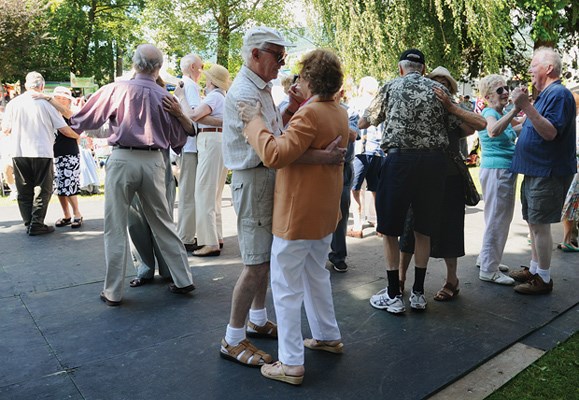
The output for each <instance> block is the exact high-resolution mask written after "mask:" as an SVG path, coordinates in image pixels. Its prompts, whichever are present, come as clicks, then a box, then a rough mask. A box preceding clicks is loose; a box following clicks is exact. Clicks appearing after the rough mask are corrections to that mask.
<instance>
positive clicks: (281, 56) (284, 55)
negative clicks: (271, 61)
mask: <svg viewBox="0 0 579 400" xmlns="http://www.w3.org/2000/svg"><path fill="white" fill-rule="evenodd" d="M258 50H259V51H265V52H266V53H269V54H272V55H273V56H274V57H275V58H276V60H275V61H276V62H277V63H278V64H283V63H285V59H286V58H287V53H286V52H285V51H282V52H280V53H278V52H277V51H273V50H270V49H258Z"/></svg>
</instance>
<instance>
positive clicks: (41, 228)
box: [28, 224, 54, 236]
mask: <svg viewBox="0 0 579 400" xmlns="http://www.w3.org/2000/svg"><path fill="white" fill-rule="evenodd" d="M52 232H54V226H48V225H36V224H35V225H30V227H29V228H28V236H38V235H45V234H47V233H52Z"/></svg>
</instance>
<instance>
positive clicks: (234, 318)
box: [220, 26, 345, 367]
mask: <svg viewBox="0 0 579 400" xmlns="http://www.w3.org/2000/svg"><path fill="white" fill-rule="evenodd" d="M288 46H292V44H291V43H289V42H287V41H286V40H285V39H284V38H283V36H282V35H281V33H279V32H278V31H276V30H275V29H271V28H268V27H263V26H260V27H255V28H252V29H250V30H249V31H248V32H247V33H246V34H245V37H244V38H243V47H242V48H241V54H242V57H243V60H244V65H243V66H242V67H241V70H240V71H239V73H238V74H237V76H236V78H235V80H234V81H233V84H232V85H231V88H230V89H229V92H228V93H227V96H226V99H225V111H224V115H223V161H224V163H225V166H226V167H227V168H228V169H230V170H232V171H233V174H232V177H231V191H232V198H233V205H234V208H235V212H236V213H237V232H238V238H239V248H240V251H241V257H242V260H243V263H244V264H245V266H244V268H243V271H242V272H241V275H240V276H239V279H238V280H237V283H236V284H235V288H234V289H233V296H232V299H231V314H230V318H229V324H228V325H227V331H226V334H225V338H224V339H222V341H221V349H220V354H221V356H222V357H223V358H226V359H229V360H232V361H235V362H238V363H240V364H243V365H247V366H253V367H258V366H261V365H263V364H264V363H270V362H271V361H272V357H271V355H269V354H267V353H265V352H263V351H261V350H258V349H257V348H256V347H255V346H254V345H253V344H252V343H251V342H249V340H247V339H246V329H247V334H248V335H250V336H257V337H269V338H277V326H276V325H275V324H274V323H273V322H271V321H269V320H268V318H267V311H266V309H265V295H266V292H267V283H268V277H269V261H270V254H271V244H272V240H273V236H272V233H271V223H272V214H273V189H274V186H275V171H274V170H272V169H269V168H266V167H264V165H263V163H262V161H261V159H260V158H259V157H258V156H257V154H256V153H255V151H254V150H253V148H252V147H251V145H249V143H247V141H246V140H245V136H244V135H243V126H244V124H243V121H242V120H241V118H240V117H239V114H238V111H237V103H238V102H239V101H243V102H246V103H252V104H255V103H256V102H257V101H259V102H260V103H261V105H262V113H263V116H264V120H265V121H266V124H267V128H268V130H269V131H270V132H273V133H274V135H280V134H281V132H282V128H283V126H284V125H285V124H286V123H287V122H288V121H289V120H290V119H291V117H292V115H293V114H294V113H295V112H296V111H297V109H298V108H299V104H300V101H299V100H298V99H297V98H296V97H295V95H293V94H291V95H290V103H289V106H288V107H287V108H286V109H285V111H284V114H283V116H282V115H281V114H280V112H279V110H278V109H277V108H276V106H275V104H274V102H273V98H272V96H271V88H272V84H271V80H273V79H276V78H277V76H278V73H279V70H280V68H281V66H282V65H284V64H285V59H286V55H287V54H286V52H285V47H288ZM290 93H291V92H290ZM338 139H339V138H338ZM336 143H338V142H337V141H335V142H334V143H333V144H332V145H331V146H328V148H327V149H326V150H313V149H310V150H308V153H307V154H306V155H305V158H302V159H300V162H304V163H328V164H329V163H336V162H338V163H339V162H343V160H344V153H345V149H339V150H337V149H336V148H335V145H336ZM248 313H249V321H248V322H247V328H246V326H245V325H246V319H247V317H248Z"/></svg>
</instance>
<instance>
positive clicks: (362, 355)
mask: <svg viewBox="0 0 579 400" xmlns="http://www.w3.org/2000/svg"><path fill="white" fill-rule="evenodd" d="M226 193H228V192H227V189H226ZM227 196H229V195H228V194H226V199H225V200H224V221H225V227H224V231H225V232H224V233H225V236H226V239H225V248H224V251H223V253H222V255H221V256H220V257H217V258H214V259H211V260H206V259H198V258H195V257H190V258H189V261H190V265H191V270H192V272H193V275H194V278H195V283H196V285H197V287H198V289H197V290H196V291H195V292H193V294H192V295H191V296H176V295H173V294H171V293H170V292H169V291H168V290H167V287H166V284H165V283H163V282H162V281H161V280H160V279H158V280H157V281H156V282H155V283H154V284H151V285H147V286H144V287H141V288H129V285H128V281H129V280H130V276H132V275H133V271H132V270H131V269H129V270H128V273H129V275H130V276H127V280H126V289H125V296H124V299H123V305H122V306H121V307H116V308H111V307H107V306H105V305H104V303H102V302H101V301H100V300H99V297H98V296H99V293H100V291H101V289H102V281H103V278H104V262H103V258H104V255H103V238H102V230H103V220H102V218H103V217H102V216H103V203H104V201H103V199H102V197H101V198H94V197H93V198H90V197H88V198H82V199H81V210H82V212H83V213H84V216H85V225H84V226H83V228H82V229H80V230H79V231H76V230H75V231H73V230H71V229H69V228H61V229H58V231H57V233H55V234H51V235H48V236H39V237H28V236H27V235H26V234H25V233H24V232H25V231H24V227H23V225H22V224H21V222H20V218H19V214H18V210H17V207H16V205H15V204H10V205H6V202H4V203H1V204H3V205H0V338H1V340H0V354H1V357H0V360H1V362H0V399H11V400H12V399H107V400H113V399H139V400H141V399H246V398H252V399H266V398H267V399H269V398H272V396H276V397H277V398H280V399H293V398H296V397H298V396H299V398H300V399H316V400H318V399H352V398H359V399H379V398H397V399H421V398H426V397H428V396H430V395H432V394H433V393H436V392H437V391H439V390H440V389H441V388H443V387H445V386H447V385H449V384H451V383H452V382H454V381H456V380H457V379H459V378H460V377H462V376H464V375H465V374H467V373H468V372H470V371H471V370H473V369H475V368H476V367H477V366H480V365H481V364H483V363H485V362H486V361H487V360H489V359H491V358H493V356H495V355H497V354H499V353H501V352H502V351H503V350H505V349H507V348H509V347H511V346H512V345H513V344H515V343H517V342H522V343H523V344H525V345H527V346H531V347H533V348H538V349H541V350H547V349H550V348H551V347H553V346H554V345H555V344H556V343H557V341H560V340H564V339H565V338H567V337H568V336H570V335H571V334H572V333H573V332H575V331H577V330H578V328H579V306H578V302H579V291H577V287H576V282H577V278H578V277H579V255H577V254H569V253H562V252H560V251H558V250H557V249H554V250H553V251H554V253H553V270H552V276H553V280H554V284H555V286H554V292H553V293H552V294H551V295H548V296H542V297H525V296H522V295H518V294H516V293H514V291H513V290H512V288H510V287H502V286H498V285H493V284H489V283H485V282H482V281H480V280H479V279H478V270H477V269H476V268H475V267H474V261H475V259H476V254H477V252H478V250H479V248H480V244H481V238H482V228H483V224H482V203H481V204H480V205H479V206H477V207H471V208H468V209H467V217H466V252H467V255H466V256H465V257H463V258H462V259H461V260H460V263H459V278H460V287H461V292H460V296H459V297H458V298H457V299H456V300H455V301H453V302H451V303H438V302H435V301H432V300H431V299H432V296H433V295H434V293H435V292H436V291H437V290H438V289H439V288H440V287H441V285H442V283H443V280H444V267H443V262H442V261H441V260H431V263H430V265H429V272H428V276H427V284H426V290H427V295H428V298H429V304H428V309H427V310H426V312H422V313H418V312H410V311H407V312H406V314H405V315H403V316H393V315H390V314H388V313H387V312H384V311H379V310H375V309H373V308H372V307H371V306H370V305H369V303H368V299H369V297H370V296H371V295H372V294H373V293H375V292H376V291H378V290H379V289H381V288H383V287H384V286H385V279H384V278H385V270H384V266H383V254H382V246H381V241H380V239H379V238H377V237H376V236H374V235H369V236H368V237H366V238H364V239H361V240H360V239H348V240H349V242H348V245H349V250H350V256H349V258H348V263H349V264H350V270H349V271H348V272H347V273H345V274H337V273H332V283H333V287H334V299H335V306H336V313H337V318H338V322H339V324H340V328H341V330H342V334H343V339H344V343H345V346H346V347H345V354H343V355H340V356H336V355H332V354H319V353H312V352H311V351H307V352H306V369H307V372H306V378H305V380H304V384H303V385H302V386H301V387H292V386H289V385H285V384H282V383H278V382H273V381H269V380H266V379H264V378H262V377H261V376H260V374H259V370H256V369H251V368H245V367H242V366H239V365H237V364H234V363H231V362H228V361H225V360H222V359H221V358H220V357H219V356H218V348H219V345H218V343H219V340H220V339H221V337H222V336H223V335H224V332H225V325H226V323H227V319H228V313H229V302H230V298H231V292H232V288H233V286H234V284H235V281H236V279H237V276H238V274H239V272H240V267H241V264H240V259H239V249H238V245H237V237H236V233H235V215H234V212H233V209H232V207H231V203H230V199H229V197H227ZM59 216H60V215H59V206H58V204H57V203H56V202H54V201H53V203H52V204H51V205H50V209H49V213H48V217H47V222H49V223H51V222H54V221H55V220H56V219H57V218H58V217H59ZM371 232H372V230H371V229H370V228H369V229H366V231H365V233H367V234H370V233H371ZM526 235H527V230H526V226H525V224H524V223H523V221H522V220H521V217H520V211H518V210H517V211H516V213H515V220H514V221H513V225H512V229H511V234H510V237H509V241H508V244H507V249H506V252H505V256H504V262H505V263H506V264H508V265H510V266H514V267H518V266H519V265H521V264H523V263H524V264H526V263H528V260H529V253H530V248H529V246H528V244H527V236H526ZM560 237H561V227H560V226H559V225H557V226H555V229H554V238H555V240H558V239H560ZM411 279H412V277H409V281H411ZM268 308H269V310H270V315H271V316H273V315H274V314H273V306H272V303H271V295H269V296H268ZM303 331H304V334H308V333H309V329H308V327H307V324H306V323H305V319H304V328H303ZM256 343H257V344H258V346H260V347H263V348H264V349H265V350H267V351H269V352H270V353H272V354H274V355H275V354H276V352H277V348H276V342H275V341H267V340H258V341H256Z"/></svg>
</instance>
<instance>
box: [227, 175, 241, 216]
mask: <svg viewBox="0 0 579 400" xmlns="http://www.w3.org/2000/svg"><path fill="white" fill-rule="evenodd" d="M230 187H231V199H232V201H233V209H234V210H235V213H236V214H237V215H239V205H240V204H241V194H242V190H243V182H231V185H230Z"/></svg>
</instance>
